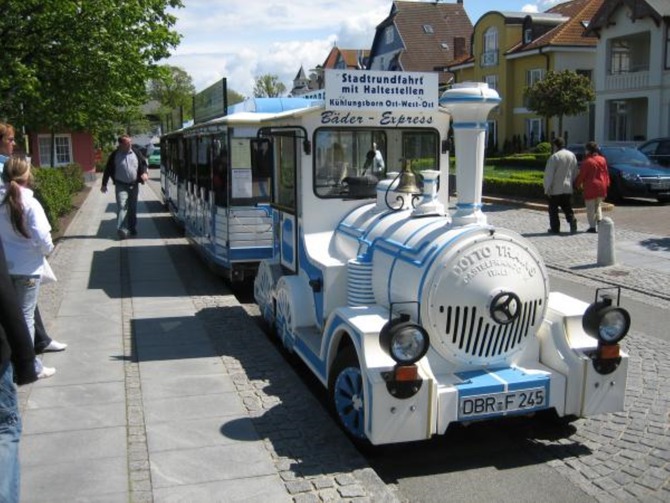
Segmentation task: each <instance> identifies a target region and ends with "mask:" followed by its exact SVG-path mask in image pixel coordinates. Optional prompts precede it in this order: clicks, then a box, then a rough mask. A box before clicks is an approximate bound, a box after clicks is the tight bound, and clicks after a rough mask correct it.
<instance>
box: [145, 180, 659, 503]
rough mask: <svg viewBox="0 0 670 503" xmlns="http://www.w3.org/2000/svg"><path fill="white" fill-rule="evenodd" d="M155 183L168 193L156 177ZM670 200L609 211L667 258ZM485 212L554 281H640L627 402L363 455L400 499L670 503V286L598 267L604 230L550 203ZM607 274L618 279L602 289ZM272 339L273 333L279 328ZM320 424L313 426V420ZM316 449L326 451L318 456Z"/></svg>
mask: <svg viewBox="0 0 670 503" xmlns="http://www.w3.org/2000/svg"><path fill="white" fill-rule="evenodd" d="M154 190H155V191H156V190H159V189H158V188H157V186H156V185H154ZM669 208H670V206H668V205H665V206H664V205H659V204H657V203H655V202H654V203H651V204H648V202H647V203H645V202H639V201H634V202H632V203H630V204H624V205H622V206H619V207H616V208H615V209H614V210H613V211H611V212H608V213H607V214H606V216H608V217H610V218H612V219H613V220H614V221H615V227H616V229H617V235H619V233H621V236H622V237H623V238H624V239H629V238H630V239H631V240H632V241H635V242H636V243H637V244H638V245H639V243H642V242H643V241H645V240H646V241H647V242H648V246H651V247H652V248H653V247H656V248H655V249H657V251H658V252H659V253H661V254H663V256H665V258H666V259H668V258H670V243H668V242H667V241H668V239H669V238H668V236H669V235H670V227H669V226H670V224H669V223H668V221H669V219H668V218H667V212H668V209H669ZM485 212H486V214H487V217H488V218H489V223H492V224H494V225H500V226H505V227H509V228H511V229H513V230H516V231H517V232H519V233H521V234H523V235H524V236H525V237H527V238H528V239H530V240H531V242H533V244H535V245H536V246H537V247H538V249H540V252H541V253H542V254H543V256H545V258H546V256H547V255H548V256H549V257H550V258H547V265H548V269H549V273H550V283H551V285H552V289H558V290H561V291H564V292H566V293H568V294H570V295H574V296H576V297H579V298H581V299H583V300H585V301H591V300H592V299H593V296H594V293H595V288H597V287H601V286H609V285H612V284H616V282H617V281H618V280H619V279H621V278H623V279H622V282H623V283H629V284H632V285H633V288H632V289H626V290H624V293H623V295H622V304H623V305H624V306H625V307H626V308H628V309H629V310H630V311H631V314H632V318H633V329H632V331H631V334H630V335H629V336H628V337H627V338H626V339H625V340H624V343H623V347H624V349H625V350H626V351H627V352H628V353H629V354H630V357H631V358H630V367H629V381H628V390H627V396H626V410H625V412H622V413H618V414H607V415H602V416H598V417H595V418H589V419H580V420H578V421H576V422H574V423H571V424H568V425H565V424H556V423H555V422H552V421H550V420H545V419H540V418H538V417H534V418H515V419H510V420H503V421H496V422H484V423H475V424H472V425H470V426H468V427H464V426H457V427H455V428H452V429H450V430H449V431H448V432H447V434H446V435H444V436H442V437H436V438H433V439H431V440H429V441H426V442H417V443H412V444H400V445H395V446H384V447H381V448H378V449H373V450H371V451H369V452H364V453H362V454H363V455H364V457H365V459H366V460H367V462H368V463H369V464H370V466H371V467H372V468H373V469H374V470H375V471H376V472H377V474H378V476H379V477H380V478H381V480H382V481H383V482H384V483H386V484H387V486H388V487H389V488H391V489H392V490H393V492H394V493H395V494H396V495H397V498H398V500H399V501H402V502H408V503H409V502H412V503H427V502H433V501H434V502H444V501H450V502H451V501H453V502H472V501H483V500H490V501H496V502H508V501H509V502H515V503H519V502H526V501H527V502H537V501H552V502H566V503H567V502H571V503H575V502H594V501H600V502H610V501H611V502H614V501H645V502H646V501H650V502H653V501H659V502H660V501H667V500H668V499H670V498H669V496H670V465H669V463H668V462H669V461H670V436H669V431H668V428H669V421H668V413H669V411H670V406H669V404H668V400H669V397H670V385H669V384H668V383H670V364H669V363H668V362H669V361H670V350H668V348H667V344H665V342H666V341H667V340H668V338H669V337H668V330H667V327H668V326H670V296H669V295H668V294H667V292H668V291H669V290H670V289H669V288H668V285H665V288H655V285H654V284H653V281H652V282H651V284H650V282H649V281H645V282H643V281H642V278H641V277H640V278H630V277H628V276H625V275H624V274H623V273H621V275H617V274H614V275H610V274H607V273H608V272H609V273H612V271H617V270H618V269H617V268H614V269H612V268H603V271H597V273H594V270H595V269H594V266H593V262H594V258H593V257H594V253H595V246H596V243H597V241H596V239H597V236H595V235H589V234H586V233H583V232H580V233H579V234H578V235H575V236H570V235H568V234H566V235H562V236H548V235H547V234H546V228H547V220H548V219H547V215H546V212H544V211H541V210H532V209H520V208H514V207H507V206H503V205H487V206H486V208H485ZM578 218H579V219H580V222H581V225H580V228H581V229H585V228H586V219H585V215H583V214H582V215H579V216H578ZM641 219H644V220H645V222H644V223H642V222H641V221H640V220H641ZM640 233H649V234H648V235H645V234H640ZM192 259H193V262H192V263H191V260H192ZM180 263H181V268H182V270H183V271H187V272H186V273H185V274H184V278H185V280H186V278H188V277H190V276H192V275H193V271H195V270H198V269H200V267H202V265H201V264H198V261H197V259H196V257H195V254H185V255H184V254H182V255H181V256H180ZM624 269H625V268H624ZM201 274H202V272H200V273H198V275H201ZM593 276H596V278H595V280H594V278H593ZM598 276H600V277H601V278H603V279H604V280H605V281H606V282H607V283H606V284H605V285H603V283H602V282H601V281H600V280H599V278H598ZM636 281H637V283H636ZM642 283H644V284H642ZM236 295H237V297H238V299H239V300H240V302H241V306H242V307H243V309H244V310H245V311H246V313H247V314H248V315H249V316H251V317H252V318H253V319H254V320H256V322H257V323H259V324H260V323H261V322H260V316H259V312H258V309H257V306H256V305H255V304H254V303H253V299H252V297H251V292H250V290H249V289H246V290H245V289H240V290H238V291H237V293H236ZM202 300H204V299H203V298H202V296H200V302H202ZM220 328H221V329H223V327H220ZM269 338H270V340H273V338H272V336H269ZM275 347H276V350H277V351H278V352H279V353H281V354H283V356H284V358H285V361H286V364H287V367H286V369H282V372H290V371H291V370H290V369H293V370H294V371H295V372H296V373H297V374H298V376H299V377H300V378H301V379H302V381H303V383H304V384H305V385H306V386H307V387H308V388H309V389H311V391H312V393H313V396H314V398H316V402H313V403H314V404H316V403H319V404H320V406H321V407H323V408H324V410H325V409H326V404H325V395H326V393H325V391H324V389H323V387H322V386H321V385H320V383H318V382H316V380H315V379H314V378H313V376H312V375H311V374H310V373H309V371H307V370H306V368H305V367H304V366H303V365H302V364H301V362H298V361H295V359H293V358H290V357H289V356H288V355H286V354H285V353H283V351H282V350H281V349H280V347H279V346H278V345H276V344H275ZM255 392H256V393H257V394H258V395H260V397H257V399H259V400H260V401H261V402H263V401H266V400H270V401H273V400H274V401H276V400H277V399H280V400H282V401H284V400H285V399H286V398H287V397H289V396H291V395H290V394H288V395H287V394H283V393H277V394H276V395H275V396H271V397H268V398H265V399H264V398H263V393H264V390H255ZM294 421H296V425H295V427H296V428H300V427H301V425H300V424H299V423H298V421H302V420H301V419H299V418H298V417H294ZM333 424H334V421H333ZM313 426H314V425H313V424H308V427H310V428H312V427H313ZM331 426H332V425H329V427H331ZM287 441H289V440H287ZM345 441H346V440H345ZM335 447H336V446H335V445H333V446H332V448H335ZM337 448H338V449H341V448H342V446H339V447H337ZM310 456H313V457H314V459H319V455H318V453H316V452H314V453H312V454H310ZM296 501H297V500H296Z"/></svg>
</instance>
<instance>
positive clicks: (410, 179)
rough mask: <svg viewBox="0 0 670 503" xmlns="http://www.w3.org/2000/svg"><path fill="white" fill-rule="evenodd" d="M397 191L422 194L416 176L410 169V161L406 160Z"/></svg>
mask: <svg viewBox="0 0 670 503" xmlns="http://www.w3.org/2000/svg"><path fill="white" fill-rule="evenodd" d="M395 192H401V193H403V194H421V189H419V187H417V185H416V176H415V175H414V173H412V171H411V170H410V169H409V162H405V163H404V164H403V167H402V171H401V172H400V180H399V181H398V186H397V187H396V188H395Z"/></svg>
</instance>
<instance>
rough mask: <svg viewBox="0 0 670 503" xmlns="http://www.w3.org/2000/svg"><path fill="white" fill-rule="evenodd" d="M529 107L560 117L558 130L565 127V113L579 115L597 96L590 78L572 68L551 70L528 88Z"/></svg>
mask: <svg viewBox="0 0 670 503" xmlns="http://www.w3.org/2000/svg"><path fill="white" fill-rule="evenodd" d="M525 97H526V99H527V100H528V105H527V108H528V110H531V111H533V112H535V113H536V114H538V115H540V116H541V117H545V118H547V119H550V118H552V117H558V118H559V125H558V130H559V131H563V117H564V116H566V115H567V116H572V115H579V114H581V113H584V112H586V111H587V110H588V104H589V103H590V102H592V101H593V100H595V93H594V91H593V88H592V85H591V81H590V80H589V79H588V78H587V77H585V76H583V75H580V74H578V73H576V72H573V71H571V70H563V71H560V72H556V71H553V70H549V71H548V72H547V74H546V76H545V77H544V78H543V79H542V80H540V81H538V82H536V83H535V84H534V85H532V86H531V87H527V88H526V90H525Z"/></svg>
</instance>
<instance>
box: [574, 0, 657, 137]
mask: <svg viewBox="0 0 670 503" xmlns="http://www.w3.org/2000/svg"><path fill="white" fill-rule="evenodd" d="M587 35H589V36H592V37H593V38H595V39H596V40H597V55H596V67H595V84H596V86H595V90H596V105H595V139H596V141H599V142H640V141H643V140H647V139H650V138H655V137H658V136H670V1H668V0H608V1H606V2H605V3H603V5H602V6H601V8H600V9H599V10H598V11H597V12H596V13H595V15H594V17H593V20H592V22H591V23H590V24H589V27H588V29H587Z"/></svg>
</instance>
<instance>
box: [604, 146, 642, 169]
mask: <svg viewBox="0 0 670 503" xmlns="http://www.w3.org/2000/svg"><path fill="white" fill-rule="evenodd" d="M600 150H602V153H603V155H604V156H605V159H606V160H607V162H608V163H609V164H632V165H634V166H649V165H651V164H652V162H651V161H650V160H649V158H648V157H647V156H646V155H644V154H643V153H642V152H640V151H639V150H637V149H636V148H631V147H601V148H600Z"/></svg>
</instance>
